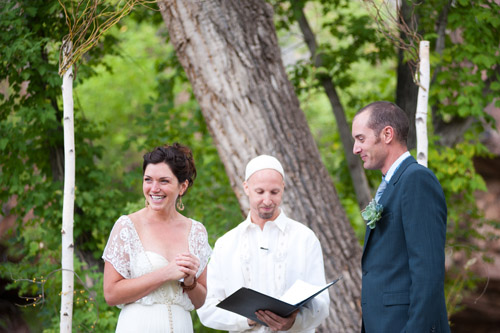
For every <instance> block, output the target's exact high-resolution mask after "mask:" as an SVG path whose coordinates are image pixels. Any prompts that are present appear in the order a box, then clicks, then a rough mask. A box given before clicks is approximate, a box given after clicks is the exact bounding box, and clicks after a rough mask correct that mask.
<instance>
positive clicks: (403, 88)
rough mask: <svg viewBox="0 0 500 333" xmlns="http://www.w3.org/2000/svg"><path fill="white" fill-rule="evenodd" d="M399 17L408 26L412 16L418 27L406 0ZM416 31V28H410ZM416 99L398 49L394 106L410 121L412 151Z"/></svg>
mask: <svg viewBox="0 0 500 333" xmlns="http://www.w3.org/2000/svg"><path fill="white" fill-rule="evenodd" d="M399 10H400V15H401V16H402V17H403V19H404V21H405V22H407V24H408V25H410V22H411V21H412V19H411V17H412V15H413V16H415V17H416V18H415V24H417V25H418V15H417V13H416V11H415V12H414V11H413V9H412V5H411V4H409V3H408V0H403V1H401V8H400V9H399ZM412 28H413V29H417V28H418V26H417V27H412ZM401 38H402V39H403V40H405V41H407V40H408V38H407V36H406V34H404V33H403V32H401ZM417 97H418V86H417V85H416V84H415V82H414V81H413V73H412V71H411V69H410V67H409V66H408V63H407V62H406V61H405V60H404V54H403V50H402V49H398V75H397V84H396V104H397V105H398V106H399V107H400V108H401V109H403V110H404V111H405V112H406V114H407V115H408V119H409V120H410V130H409V132H408V144H407V146H408V149H413V148H415V146H416V132H415V113H416V110H417Z"/></svg>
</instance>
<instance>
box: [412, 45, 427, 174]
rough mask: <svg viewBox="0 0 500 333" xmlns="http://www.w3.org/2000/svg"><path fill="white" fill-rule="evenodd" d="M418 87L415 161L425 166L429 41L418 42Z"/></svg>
mask: <svg viewBox="0 0 500 333" xmlns="http://www.w3.org/2000/svg"><path fill="white" fill-rule="evenodd" d="M419 57H420V66H419V73H420V77H419V83H420V85H419V88H418V97H417V112H416V114H415V128H416V132H417V162H418V163H419V164H421V165H423V166H427V159H428V139H427V105H428V101H429V82H430V63H429V42H428V41H425V40H424V41H421V42H420V55H419Z"/></svg>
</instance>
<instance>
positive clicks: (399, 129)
mask: <svg viewBox="0 0 500 333" xmlns="http://www.w3.org/2000/svg"><path fill="white" fill-rule="evenodd" d="M365 111H370V119H369V120H368V127H369V128H371V129H372V130H373V131H374V132H375V135H376V136H378V135H379V134H380V132H381V131H382V129H384V127H385V126H391V127H392V128H394V131H395V133H396V139H397V140H398V141H399V142H400V143H402V144H404V145H405V146H406V142H407V140H408V130H409V128H410V125H409V120H408V116H407V115H406V113H405V112H404V111H403V109H401V108H400V107H399V106H397V105H396V104H394V103H391V102H387V101H378V102H373V103H370V104H368V105H367V106H365V107H364V108H362V109H361V110H359V111H358V112H357V113H356V116H357V115H358V114H360V113H362V112H365Z"/></svg>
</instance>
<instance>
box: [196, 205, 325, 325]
mask: <svg viewBox="0 0 500 333" xmlns="http://www.w3.org/2000/svg"><path fill="white" fill-rule="evenodd" d="M297 279H301V280H303V281H306V282H308V283H310V284H314V285H318V286H321V285H325V284H326V282H325V271H324V266H323V254H322V251H321V246H320V243H319V240H318V238H317V237H316V235H315V234H314V232H313V231H312V230H311V229H309V228H308V227H306V226H305V225H304V224H302V223H299V222H297V221H294V220H292V219H290V218H288V217H287V216H285V214H284V213H283V211H282V212H281V214H280V215H279V216H278V217H277V218H276V220H274V221H268V222H266V223H265V225H264V229H263V230H261V229H260V228H259V226H257V225H256V224H254V223H251V220H250V215H248V217H247V219H246V220H245V221H244V222H242V223H240V224H239V225H238V226H237V227H236V228H234V229H233V230H231V231H229V232H228V233H226V234H225V235H224V236H222V237H221V238H219V239H218V240H217V242H216V243H215V246H214V250H213V252H212V256H211V260H210V262H209V264H208V269H207V299H206V301H205V305H204V306H203V307H201V308H200V309H198V310H197V312H198V316H199V317H200V320H201V322H202V323H203V325H205V326H208V327H211V328H215V329H220V330H226V331H230V332H241V331H251V332H270V331H271V330H270V329H269V328H267V327H265V326H261V325H257V326H256V327H254V328H253V329H252V328H251V327H250V326H249V325H248V322H247V318H245V317H243V316H240V315H238V314H235V313H233V312H230V311H227V310H224V309H221V308H218V307H216V305H217V304H218V303H219V302H220V301H221V300H223V299H224V298H226V297H227V296H229V295H230V294H232V293H233V292H235V291H236V290H238V289H239V288H241V287H247V288H252V289H254V290H257V291H259V292H261V293H264V294H267V295H271V296H273V297H275V298H279V297H281V295H283V293H284V292H285V291H286V290H287V289H288V288H290V287H291V285H292V284H293V283H294V282H295V281H296V280H297ZM329 304H330V298H329V295H328V292H323V293H321V294H320V295H318V296H317V297H315V298H314V299H313V300H312V301H311V302H309V303H308V304H307V305H306V306H305V307H303V308H302V309H301V310H300V312H299V314H298V316H297V318H296V320H295V323H294V325H293V327H292V329H291V330H289V331H288V332H314V329H315V328H316V327H317V326H319V325H320V324H321V322H322V321H323V320H324V319H325V318H326V317H327V316H328V309H329Z"/></svg>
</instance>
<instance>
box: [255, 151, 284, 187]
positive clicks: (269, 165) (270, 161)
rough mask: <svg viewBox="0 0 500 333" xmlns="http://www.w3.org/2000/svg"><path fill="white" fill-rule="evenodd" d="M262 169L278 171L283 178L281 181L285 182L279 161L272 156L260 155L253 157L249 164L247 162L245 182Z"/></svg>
mask: <svg viewBox="0 0 500 333" xmlns="http://www.w3.org/2000/svg"><path fill="white" fill-rule="evenodd" d="M264 169H273V170H276V171H278V172H279V173H281V175H282V176H283V180H285V171H283V167H282V166H281V163H280V161H278V159H277V158H276V157H273V156H269V155H260V156H257V157H254V158H253V159H252V160H251V161H250V162H248V164H247V168H246V170H245V181H247V180H248V178H250V176H251V175H253V174H254V173H256V172H257V171H260V170H264Z"/></svg>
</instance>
